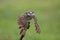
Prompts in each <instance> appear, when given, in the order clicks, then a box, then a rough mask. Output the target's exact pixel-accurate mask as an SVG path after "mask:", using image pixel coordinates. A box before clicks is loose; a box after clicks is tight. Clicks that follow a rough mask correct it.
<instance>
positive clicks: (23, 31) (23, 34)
mask: <svg viewBox="0 0 60 40" xmlns="http://www.w3.org/2000/svg"><path fill="white" fill-rule="evenodd" d="M20 34H21V37H20V40H22V39H23V38H24V36H25V34H26V29H22V30H21V32H20Z"/></svg>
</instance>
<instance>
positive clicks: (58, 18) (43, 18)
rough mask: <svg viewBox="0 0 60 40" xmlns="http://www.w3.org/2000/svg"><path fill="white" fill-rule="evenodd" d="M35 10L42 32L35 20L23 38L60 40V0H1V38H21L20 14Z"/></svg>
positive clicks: (16, 39) (14, 39)
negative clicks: (37, 31) (18, 20)
mask: <svg viewBox="0 0 60 40" xmlns="http://www.w3.org/2000/svg"><path fill="white" fill-rule="evenodd" d="M30 9H32V10H34V12H35V15H36V17H37V19H38V23H39V26H40V29H41V33H40V34H38V33H36V31H35V27H34V22H33V21H32V20H31V24H30V25H31V27H30V29H28V30H27V33H26V35H25V37H24V39H23V40H60V0H0V40H19V37H20V35H19V32H20V30H19V28H18V25H17V19H18V16H19V15H20V14H22V13H24V12H26V11H27V10H30Z"/></svg>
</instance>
